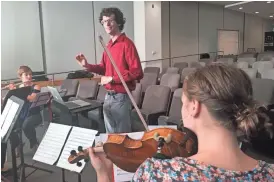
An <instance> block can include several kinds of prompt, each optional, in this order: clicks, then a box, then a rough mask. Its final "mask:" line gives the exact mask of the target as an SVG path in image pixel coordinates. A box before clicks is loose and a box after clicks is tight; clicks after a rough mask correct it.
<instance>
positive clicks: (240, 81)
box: [89, 64, 274, 181]
mask: <svg viewBox="0 0 274 182" xmlns="http://www.w3.org/2000/svg"><path fill="white" fill-rule="evenodd" d="M182 102H183V105H182V119H183V122H184V126H185V127H187V128H189V129H191V130H192V131H193V132H194V133H195V134H196V136H197V138H198V152H197V154H195V155H193V156H190V157H187V158H184V157H175V158H172V159H164V160H162V159H157V158H148V159H146V161H144V162H143V164H141V165H140V166H139V168H138V169H137V171H136V173H135V175H134V177H133V179H132V180H133V181H164V180H169V181H223V180H224V179H228V180H231V181H274V164H269V163H267V162H265V161H262V160H255V159H253V158H251V157H249V156H248V155H246V154H245V153H243V152H242V151H241V149H240V148H239V145H238V141H237V136H236V132H237V131H241V132H243V133H245V135H246V136H247V137H249V136H251V135H253V134H256V133H257V131H258V128H261V129H264V130H265V131H269V132H271V131H273V126H272V125H270V124H269V123H268V121H267V118H266V116H265V115H264V113H261V112H262V110H260V109H258V108H259V105H258V104H257V103H256V102H255V101H254V100H253V96H252V84H251V80H250V78H249V77H248V75H247V74H246V73H245V72H244V71H242V70H241V69H238V68H235V67H233V66H228V65H224V64H214V65H208V66H206V67H203V68H199V69H197V70H196V71H195V72H193V73H191V74H190V75H188V77H187V78H186V79H185V81H184V84H183V94H182ZM94 150H95V149H94V148H90V149H89V156H90V160H91V164H92V165H93V167H94V168H95V170H96V173H97V179H98V181H111V180H112V179H110V177H109V176H111V175H109V174H110V171H109V170H111V165H112V161H111V160H109V159H107V158H106V154H104V153H95V152H94Z"/></svg>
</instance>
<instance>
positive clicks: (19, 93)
mask: <svg viewBox="0 0 274 182" xmlns="http://www.w3.org/2000/svg"><path fill="white" fill-rule="evenodd" d="M30 93H31V86H28V87H22V88H17V89H14V90H9V91H8V93H7V95H6V96H5V99H4V101H3V105H2V109H1V113H2V112H3V110H4V108H5V106H6V103H7V100H8V99H9V98H10V97H11V96H15V97H17V98H19V99H21V100H23V101H25V102H27V97H28V95H30Z"/></svg>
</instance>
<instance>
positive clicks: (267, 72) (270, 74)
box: [262, 68, 274, 80]
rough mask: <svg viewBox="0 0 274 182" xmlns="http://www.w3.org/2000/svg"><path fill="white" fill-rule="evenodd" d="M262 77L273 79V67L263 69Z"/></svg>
mask: <svg viewBox="0 0 274 182" xmlns="http://www.w3.org/2000/svg"><path fill="white" fill-rule="evenodd" d="M262 78H263V79H271V80H274V68H273V69H269V70H263V72H262Z"/></svg>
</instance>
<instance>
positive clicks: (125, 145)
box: [68, 36, 198, 172]
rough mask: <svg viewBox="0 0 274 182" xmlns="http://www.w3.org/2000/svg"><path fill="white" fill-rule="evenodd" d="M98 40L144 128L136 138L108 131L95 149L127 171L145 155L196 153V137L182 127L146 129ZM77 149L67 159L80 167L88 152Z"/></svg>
mask: <svg viewBox="0 0 274 182" xmlns="http://www.w3.org/2000/svg"><path fill="white" fill-rule="evenodd" d="M99 40H100V42H101V44H102V46H103V48H104V49H105V51H106V53H107V55H108V57H109V59H110V61H111V63H112V65H113V67H114V69H115V71H116V72H117V75H118V76H119V78H120V80H121V82H122V84H123V86H124V87H125V89H126V91H127V94H128V95H129V98H130V100H131V102H132V104H133V106H134V107H135V109H136V111H137V113H138V116H139V118H140V119H141V121H142V123H143V125H144V127H145V128H146V131H145V132H144V135H143V137H142V138H141V139H139V140H134V139H132V138H130V137H129V136H128V135H123V134H108V139H107V141H106V142H105V143H104V144H103V147H97V148H96V147H95V148H94V150H95V152H104V153H105V154H106V156H107V158H108V159H110V160H111V161H112V162H113V163H114V164H115V165H116V166H118V167H119V168H121V169H122V170H124V171H127V172H135V171H136V170H137V169H138V167H139V166H140V165H141V164H142V163H143V162H144V161H145V160H146V159H147V158H151V157H155V158H159V159H170V158H173V157H190V156H192V155H194V154H196V153H197V151H198V140H197V136H196V135H195V134H194V132H192V131H191V130H189V129H188V128H182V131H179V130H176V129H172V128H167V127H166V128H157V129H153V130H149V129H148V126H147V124H146V121H145V120H144V118H143V116H142V114H141V111H140V110H139V108H138V107H137V104H136V102H135V101H134V99H133V96H132V95H131V92H130V91H129V89H128V87H127V85H126V83H125V81H124V79H123V77H122V75H121V73H120V71H119V70H118V68H117V66H116V63H115V62H114V60H113V58H112V56H111V54H110V52H109V50H108V49H107V48H106V46H105V44H104V42H103V38H102V37H101V36H99ZM78 151H79V152H78V153H77V152H76V151H75V150H72V151H71V153H70V156H69V158H68V162H69V163H71V164H75V163H76V164H77V165H78V166H81V165H82V164H81V162H80V161H81V160H83V159H84V160H85V162H87V161H88V157H89V154H88V149H85V150H83V148H82V147H78Z"/></svg>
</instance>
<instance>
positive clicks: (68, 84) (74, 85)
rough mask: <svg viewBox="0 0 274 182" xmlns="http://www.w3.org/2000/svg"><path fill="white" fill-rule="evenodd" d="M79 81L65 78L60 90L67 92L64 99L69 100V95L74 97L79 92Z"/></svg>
mask: <svg viewBox="0 0 274 182" xmlns="http://www.w3.org/2000/svg"><path fill="white" fill-rule="evenodd" d="M78 85H79V81H78V80H76V79H65V80H63V82H62V84H61V86H60V91H61V92H62V91H64V92H65V94H64V96H63V97H62V98H63V100H64V101H68V99H69V97H73V96H75V95H76V93H77V89H78Z"/></svg>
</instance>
